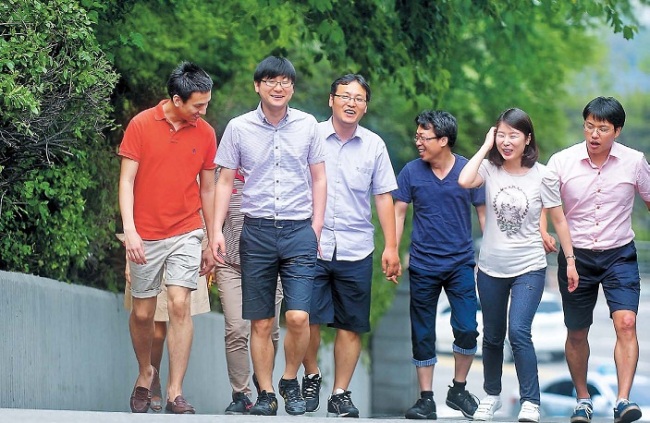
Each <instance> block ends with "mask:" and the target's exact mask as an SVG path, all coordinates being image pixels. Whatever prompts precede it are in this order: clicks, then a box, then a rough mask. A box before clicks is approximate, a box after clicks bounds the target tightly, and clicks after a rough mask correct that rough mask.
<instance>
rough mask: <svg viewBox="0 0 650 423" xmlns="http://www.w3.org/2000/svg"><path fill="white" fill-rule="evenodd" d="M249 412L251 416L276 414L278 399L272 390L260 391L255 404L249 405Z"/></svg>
mask: <svg viewBox="0 0 650 423" xmlns="http://www.w3.org/2000/svg"><path fill="white" fill-rule="evenodd" d="M249 412H250V414H251V415H253V416H277V415H278V400H277V398H275V394H274V393H273V392H270V393H269V392H266V391H262V392H260V394H259V395H258V396H257V401H256V402H255V405H254V406H252V407H251V409H250V411H249Z"/></svg>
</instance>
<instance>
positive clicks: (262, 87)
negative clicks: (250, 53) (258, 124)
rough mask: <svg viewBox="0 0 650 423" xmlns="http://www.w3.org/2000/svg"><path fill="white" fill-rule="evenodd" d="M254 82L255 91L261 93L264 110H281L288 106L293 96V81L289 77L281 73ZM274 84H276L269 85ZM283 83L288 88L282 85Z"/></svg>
mask: <svg viewBox="0 0 650 423" xmlns="http://www.w3.org/2000/svg"><path fill="white" fill-rule="evenodd" d="M254 84H255V92H257V93H258V94H259V95H260V100H261V102H262V109H263V110H266V111H275V112H281V111H283V110H285V109H286V108H287V106H288V104H289V100H291V97H293V83H291V79H290V78H289V77H286V76H282V75H279V76H276V77H275V78H263V79H262V80H261V81H259V82H258V81H255V82H254ZM273 84H275V86H269V85H273ZM283 84H284V85H286V88H283V87H282V85H283Z"/></svg>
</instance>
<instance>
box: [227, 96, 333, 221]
mask: <svg viewBox="0 0 650 423" xmlns="http://www.w3.org/2000/svg"><path fill="white" fill-rule="evenodd" d="M316 125H317V122H316V118H314V117H313V116H312V115H310V114H308V113H305V112H302V111H300V110H297V109H292V108H288V109H287V114H286V116H285V117H284V118H283V119H282V120H281V121H280V123H279V124H278V125H277V126H273V125H272V124H271V123H269V121H268V120H267V119H266V117H265V116H264V113H263V112H262V106H261V103H260V105H258V106H257V109H256V110H253V111H251V112H248V113H245V114H243V115H240V116H238V117H236V118H233V119H232V120H231V121H230V122H229V123H228V126H226V130H225V132H224V134H223V137H222V138H221V143H220V144H219V148H218V150H217V157H216V158H215V163H216V164H217V165H219V166H223V167H225V168H228V169H239V170H240V172H241V173H242V175H243V176H244V180H245V182H244V189H243V194H242V207H241V211H242V213H244V214H245V215H246V216H248V217H253V218H266V219H275V220H304V219H310V218H311V217H312V214H313V205H312V191H311V184H310V181H311V173H310V169H309V166H310V165H313V164H317V163H322V162H323V161H324V160H325V156H324V153H323V145H322V141H321V139H320V138H319V137H318V135H317V132H316Z"/></svg>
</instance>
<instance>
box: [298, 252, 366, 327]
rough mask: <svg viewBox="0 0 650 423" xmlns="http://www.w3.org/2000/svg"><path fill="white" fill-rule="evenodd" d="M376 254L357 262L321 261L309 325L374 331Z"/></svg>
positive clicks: (317, 267) (317, 269)
mask: <svg viewBox="0 0 650 423" xmlns="http://www.w3.org/2000/svg"><path fill="white" fill-rule="evenodd" d="M371 286H372V254H370V255H369V256H367V257H366V258H364V259H361V260H357V261H341V260H337V259H336V251H335V252H334V256H333V258H332V261H326V260H318V262H317V263H316V275H315V276H314V289H313V291H312V297H311V309H310V313H309V324H312V325H314V324H325V323H327V324H328V326H329V327H333V328H337V329H344V330H347V331H350V332H355V333H364V332H369V331H370V291H371Z"/></svg>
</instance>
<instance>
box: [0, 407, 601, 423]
mask: <svg viewBox="0 0 650 423" xmlns="http://www.w3.org/2000/svg"><path fill="white" fill-rule="evenodd" d="M396 420H404V418H403V417H388V418H381V417H377V418H361V419H358V420H356V421H360V422H364V421H365V422H372V423H382V422H391V423H392V422H395V421H396ZM287 421H291V422H292V423H301V422H302V423H332V422H335V421H336V420H334V419H331V418H326V417H305V416H299V417H295V416H288V415H280V416H276V417H260V416H224V415H207V414H203V415H201V414H197V415H193V416H192V415H189V416H174V415H169V414H153V413H149V414H130V413H109V412H94V411H65V410H21V409H9V408H0V422H1V423H14V422H15V423H159V422H160V423H162V422H164V423H184V422H187V423H265V422H269V423H275V422H287ZM464 421H467V420H466V419H463V418H460V417H459V418H446V419H441V420H438V422H441V423H445V422H450V423H458V422H464ZM512 421H514V419H511V420H494V423H500V422H512ZM593 422H594V423H611V419H605V418H603V419H594V420H593ZM542 423H568V419H552V420H551V419H549V420H547V419H542Z"/></svg>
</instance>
